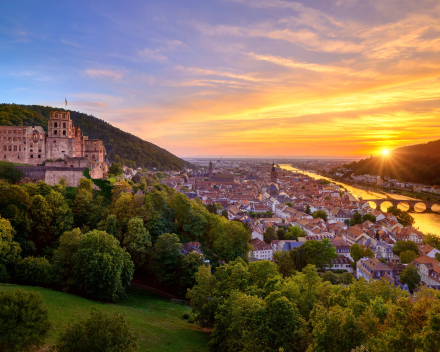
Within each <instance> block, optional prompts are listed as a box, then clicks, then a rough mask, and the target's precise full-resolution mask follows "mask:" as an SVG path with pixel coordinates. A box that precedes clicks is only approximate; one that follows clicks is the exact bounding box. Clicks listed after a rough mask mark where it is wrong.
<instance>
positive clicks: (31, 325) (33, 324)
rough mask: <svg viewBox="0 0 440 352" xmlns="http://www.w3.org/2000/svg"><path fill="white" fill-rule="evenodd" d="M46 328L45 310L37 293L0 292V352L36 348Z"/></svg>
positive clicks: (47, 332) (21, 291)
mask: <svg viewBox="0 0 440 352" xmlns="http://www.w3.org/2000/svg"><path fill="white" fill-rule="evenodd" d="M50 329H51V323H50V320H49V311H48V310H47V308H46V307H45V305H44V303H43V299H42V297H41V295H40V294H39V293H36V292H32V291H24V290H12V291H0V331H1V333H0V351H5V352H9V351H11V352H19V351H29V350H31V349H34V348H37V349H38V348H39V347H41V346H42V345H43V344H44V341H45V340H46V338H47V336H48V334H49V331H50Z"/></svg>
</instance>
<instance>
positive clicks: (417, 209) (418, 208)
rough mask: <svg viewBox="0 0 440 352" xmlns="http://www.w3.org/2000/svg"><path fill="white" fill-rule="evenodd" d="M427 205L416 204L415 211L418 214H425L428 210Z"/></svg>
mask: <svg viewBox="0 0 440 352" xmlns="http://www.w3.org/2000/svg"><path fill="white" fill-rule="evenodd" d="M426 208H427V207H426V204H425V203H423V202H418V203H416V204H414V211H415V212H416V213H423V212H424V211H425V210H426Z"/></svg>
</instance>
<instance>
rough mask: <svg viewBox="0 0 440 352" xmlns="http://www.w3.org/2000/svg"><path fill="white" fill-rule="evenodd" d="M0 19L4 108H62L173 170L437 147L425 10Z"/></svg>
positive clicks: (20, 7)
mask: <svg viewBox="0 0 440 352" xmlns="http://www.w3.org/2000/svg"><path fill="white" fill-rule="evenodd" d="M0 19H1V20H2V21H1V23H2V25H0V48H1V49H2V52H3V55H2V58H1V59H0V62H1V63H2V65H1V66H0V77H1V78H2V79H1V81H0V95H1V96H2V98H3V99H2V100H4V101H6V102H7V101H9V102H11V103H12V102H15V103H16V104H29V105H34V104H35V105H48V106H53V107H60V108H64V98H67V101H68V105H67V109H69V110H76V111H80V112H84V113H87V114H92V115H93V116H95V117H97V118H99V119H102V120H104V121H106V122H108V123H110V124H112V125H114V126H115V127H118V128H120V129H122V130H124V131H126V132H129V133H131V134H133V135H135V136H137V137H140V138H142V139H144V140H147V141H149V142H152V143H154V144H156V145H158V146H160V147H161V148H164V149H166V150H168V151H170V152H172V153H173V154H175V155H179V156H180V157H182V158H209V157H213V158H216V156H213V155H219V157H221V156H223V157H229V158H257V159H258V158H280V159H283V158H284V159H295V158H314V159H320V158H322V159H350V160H359V159H362V158H366V157H369V156H370V155H371V154H373V155H379V154H380V153H381V152H382V151H384V150H392V149H395V148H398V147H402V146H405V145H414V144H421V143H426V142H428V141H433V140H437V139H439V136H440V125H439V124H438V122H437V121H438V118H439V116H440V93H439V92H440V63H439V60H438V59H439V56H440V54H439V52H440V49H439V48H440V42H439V37H440V25H439V23H440V21H439V19H440V4H439V3H438V2H436V1H433V0H423V1H421V2H417V3H414V2H412V1H409V0H399V1H397V0H389V1H379V0H373V1H370V2H368V3H366V2H361V1H358V0H338V1H333V2H329V1H322V0H312V1H298V2H293V1H285V0H266V1H262V0H213V1H211V2H209V3H207V2H203V1H200V0H192V1H187V2H185V3H180V2H178V1H175V0H164V1H162V2H160V3H150V2H147V3H144V2H140V1H137V2H134V3H129V4H125V5H124V7H123V8H121V7H120V6H119V4H116V3H112V2H104V1H95V2H93V3H88V2H85V1H79V2H75V3H68V4H64V3H59V2H55V1H48V2H46V3H45V6H44V7H41V5H39V4H37V3H34V2H32V1H21V2H19V3H17V2H14V3H12V2H11V3H8V4H5V5H4V11H3V12H2V14H0ZM195 155H196V156H195ZM318 155H319V156H318Z"/></svg>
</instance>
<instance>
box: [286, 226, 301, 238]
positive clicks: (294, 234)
mask: <svg viewBox="0 0 440 352" xmlns="http://www.w3.org/2000/svg"><path fill="white" fill-rule="evenodd" d="M301 236H304V231H303V230H302V229H301V227H299V226H298V225H295V226H290V227H289V229H288V231H287V233H286V240H296V241H298V237H301Z"/></svg>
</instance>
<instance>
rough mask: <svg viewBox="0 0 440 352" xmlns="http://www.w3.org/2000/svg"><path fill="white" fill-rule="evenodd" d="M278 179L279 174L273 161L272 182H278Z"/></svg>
mask: <svg viewBox="0 0 440 352" xmlns="http://www.w3.org/2000/svg"><path fill="white" fill-rule="evenodd" d="M277 181H278V174H277V171H276V170H275V163H272V171H271V172H270V182H273V183H277Z"/></svg>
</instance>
